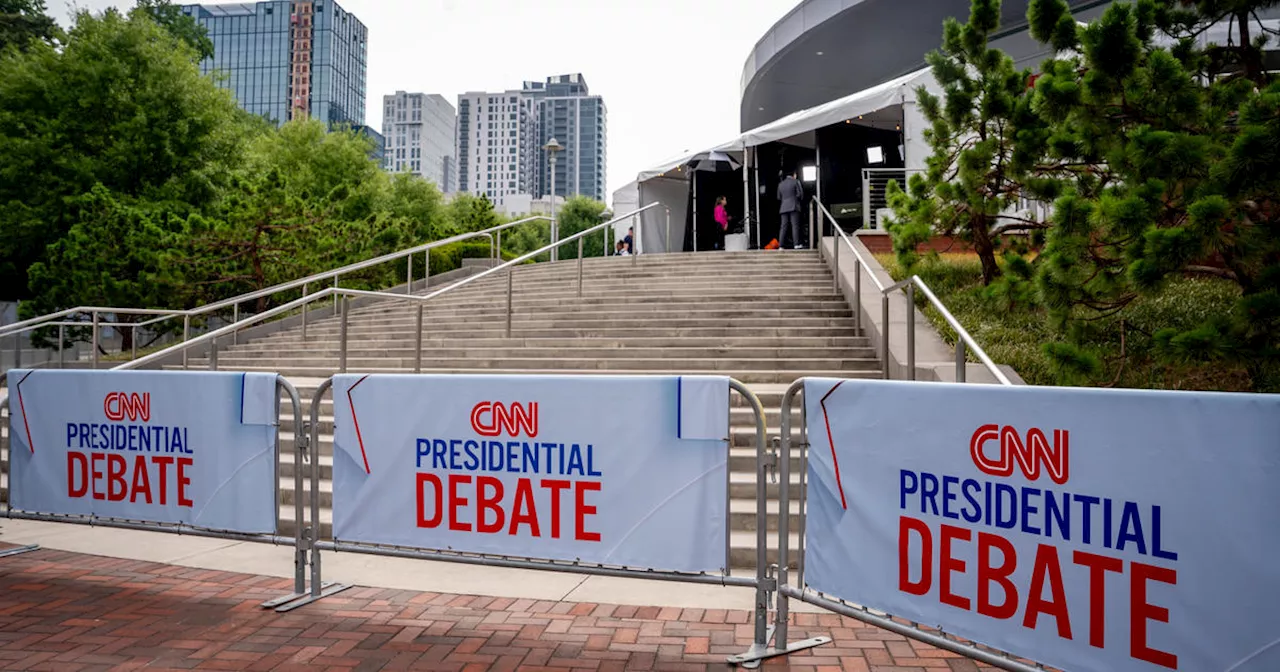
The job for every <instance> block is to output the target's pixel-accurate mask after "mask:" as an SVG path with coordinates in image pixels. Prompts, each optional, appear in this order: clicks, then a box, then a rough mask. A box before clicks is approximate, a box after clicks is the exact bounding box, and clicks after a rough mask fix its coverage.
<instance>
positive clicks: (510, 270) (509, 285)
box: [507, 268, 514, 338]
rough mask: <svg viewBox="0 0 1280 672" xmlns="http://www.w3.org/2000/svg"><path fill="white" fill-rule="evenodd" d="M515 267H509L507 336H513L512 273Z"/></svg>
mask: <svg viewBox="0 0 1280 672" xmlns="http://www.w3.org/2000/svg"><path fill="white" fill-rule="evenodd" d="M513 271H514V269H511V268H508V269H507V338H511V274H512V272H513Z"/></svg>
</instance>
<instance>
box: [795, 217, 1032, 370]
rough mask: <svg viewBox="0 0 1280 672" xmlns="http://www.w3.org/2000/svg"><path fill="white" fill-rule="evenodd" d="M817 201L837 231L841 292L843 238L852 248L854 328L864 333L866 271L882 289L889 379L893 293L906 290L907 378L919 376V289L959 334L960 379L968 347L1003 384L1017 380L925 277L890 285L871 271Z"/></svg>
mask: <svg viewBox="0 0 1280 672" xmlns="http://www.w3.org/2000/svg"><path fill="white" fill-rule="evenodd" d="M813 203H814V207H816V208H817V209H818V210H820V211H821V212H822V214H823V216H824V217H826V218H827V221H829V222H830V223H831V228H832V229H834V230H835V231H836V234H837V242H835V243H834V244H833V245H832V246H831V247H832V269H833V272H832V274H831V275H832V278H833V282H834V285H835V291H836V293H837V294H839V293H840V248H841V247H842V246H841V245H840V242H839V241H843V242H844V247H848V248H849V251H850V252H852V253H853V267H854V270H853V321H854V328H855V329H856V330H857V331H858V333H862V275H863V272H864V271H866V275H867V277H869V278H871V283H872V284H873V285H875V288H876V289H877V290H879V292H880V320H881V323H882V326H881V330H880V343H881V346H880V348H881V361H882V362H883V367H884V368H883V374H884V378H885V379H886V380H888V379H889V357H890V354H889V295H890V294H893V293H894V292H898V291H901V290H905V292H906V295H907V297H906V298H907V322H906V323H907V379H908V380H915V379H916V290H917V289H919V290H920V292H921V293H922V294H924V297H925V299H927V300H928V302H929V303H931V304H933V307H934V309H935V310H937V311H938V314H939V315H941V316H942V319H943V321H945V322H946V323H947V325H948V326H950V327H951V330H952V331H954V332H955V333H956V382H958V383H963V382H965V368H966V367H965V364H966V362H967V357H966V354H965V350H966V347H967V349H968V350H972V351H973V354H974V356H975V357H977V358H978V361H979V362H981V363H982V365H983V366H985V367H986V368H987V371H989V372H991V375H992V376H995V379H996V380H997V381H999V383H1000V384H1001V385H1012V384H1013V382H1012V381H1010V380H1009V377H1008V376H1006V375H1005V374H1004V372H1003V371H1001V370H1000V367H998V366H996V364H995V362H993V361H992V360H991V357H989V356H987V353H986V351H985V350H983V349H982V346H980V345H978V342H977V341H975V340H974V339H973V336H971V335H970V334H969V332H968V330H966V329H965V328H964V325H962V324H960V321H959V320H957V319H956V318H955V316H954V315H952V314H951V311H950V310H947V307H946V305H945V304H943V303H942V301H941V300H939V299H938V296H937V295H936V294H934V293H933V290H931V289H929V286H928V285H927V284H925V282H924V280H922V279H921V278H920V276H918V275H912V276H911V277H909V278H906V279H905V280H902V281H900V282H896V283H894V284H892V285H888V286H886V285H885V284H884V283H883V282H881V281H880V279H879V278H877V277H876V276H875V274H874V273H872V272H870V270H868V269H870V268H874V266H872V265H871V264H870V263H868V261H867V260H866V259H865V258H863V256H862V253H861V252H859V251H858V248H857V247H856V246H855V245H854V244H853V241H852V240H851V239H850V238H849V234H847V233H845V232H844V229H841V228H840V225H839V224H837V223H836V219H835V217H833V216H832V215H831V212H830V211H829V210H827V208H826V206H824V205H823V204H822V203H819V202H818V201H817V200H816V199H815V200H814V201H813Z"/></svg>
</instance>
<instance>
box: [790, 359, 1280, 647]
mask: <svg viewBox="0 0 1280 672" xmlns="http://www.w3.org/2000/svg"><path fill="white" fill-rule="evenodd" d="M805 403H806V410H807V418H808V423H809V428H808V429H809V434H808V436H809V437H810V441H811V442H812V447H811V449H810V453H809V455H810V458H809V479H810V483H811V485H810V489H809V508H808V525H807V528H806V532H807V542H806V547H805V566H806V568H807V569H806V574H805V576H806V579H807V582H808V584H809V586H811V587H812V588H814V589H816V590H819V591H821V592H823V593H826V594H828V595H832V596H836V597H840V598H843V599H845V600H849V601H852V602H855V603H857V604H861V605H865V606H868V607H871V608H874V609H878V610H882V611H885V612H887V613H890V614H893V615H894V616H898V617H903V618H908V619H910V620H912V621H917V622H919V623H921V624H923V625H925V626H936V627H938V628H941V629H943V630H945V631H947V632H950V633H954V634H958V635H961V636H963V637H966V638H969V639H972V640H974V641H977V642H981V643H984V644H988V645H991V646H995V647H997V648H1000V649H1004V650H1006V651H1009V652H1011V653H1014V654H1017V655H1021V656H1026V657H1028V658H1032V659H1034V660H1036V661H1039V662H1042V663H1045V664H1048V665H1051V666H1054V667H1058V668H1061V669H1066V670H1072V672H1076V671H1094V672H1121V671H1135V672H1155V671H1157V670H1189V671H1193V672H1225V671H1227V670H1232V671H1233V672H1262V671H1274V670H1280V599H1277V598H1278V597H1280V571H1277V569H1276V567H1277V562H1278V559H1280V396H1277V395H1244V394H1212V393H1205V394H1200V393H1196V394H1193V393H1174V392H1144V391H1120V390H1096V389H1095V390H1090V389H1064V388H1043V387H1016V388H1015V387H997V386H987V385H950V384H942V383H895V382H887V381H853V380H849V381H843V382H842V381H838V380H822V379H815V380H809V381H807V384H806V386H805Z"/></svg>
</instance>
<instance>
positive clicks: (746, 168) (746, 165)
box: [725, 147, 751, 248]
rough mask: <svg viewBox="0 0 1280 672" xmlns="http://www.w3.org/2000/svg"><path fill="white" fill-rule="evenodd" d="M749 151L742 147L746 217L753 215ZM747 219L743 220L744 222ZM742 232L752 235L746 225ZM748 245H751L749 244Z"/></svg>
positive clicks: (744, 213) (744, 215)
mask: <svg viewBox="0 0 1280 672" xmlns="http://www.w3.org/2000/svg"><path fill="white" fill-rule="evenodd" d="M747 151H748V150H747V148H746V147H743V148H742V216H743V217H744V218H745V217H750V216H751V155H750V154H748V153H747ZM746 221H747V220H745V219H744V220H743V222H744V224H745V222H746ZM742 232H743V233H745V234H747V235H748V236H750V235H751V233H750V232H749V231H747V227H746V226H743V227H742ZM725 247H728V245H726V246H725ZM747 247H748V248H749V247H751V246H750V245H747Z"/></svg>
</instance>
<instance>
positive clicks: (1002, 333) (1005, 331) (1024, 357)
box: [876, 254, 1252, 392]
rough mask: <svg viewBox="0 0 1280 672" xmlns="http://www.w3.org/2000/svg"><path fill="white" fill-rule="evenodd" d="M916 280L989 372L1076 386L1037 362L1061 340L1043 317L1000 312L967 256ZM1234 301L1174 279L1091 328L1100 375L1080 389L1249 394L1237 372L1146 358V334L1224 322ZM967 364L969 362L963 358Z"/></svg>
mask: <svg viewBox="0 0 1280 672" xmlns="http://www.w3.org/2000/svg"><path fill="white" fill-rule="evenodd" d="M876 259H877V260H878V261H879V262H880V263H881V264H882V265H883V266H884V267H885V270H887V271H888V272H889V274H890V275H892V276H893V278H894V279H895V280H901V279H903V278H904V277H906V275H905V274H904V273H903V271H902V269H901V267H899V266H898V264H897V262H896V260H895V258H894V256H893V255H892V254H878V255H876ZM916 274H917V275H919V276H920V277H921V279H923V280H924V281H925V283H926V284H927V285H929V288H930V289H932V290H933V291H934V293H935V294H937V295H938V298H939V299H941V300H942V302H943V303H944V304H946V306H947V308H948V309H949V310H950V311H951V313H952V314H953V315H955V317H956V319H957V320H959V321H960V323H961V324H962V325H964V327H965V329H967V330H968V331H969V333H970V334H971V335H972V336H973V338H974V340H976V341H977V342H978V344H979V345H981V346H982V348H983V349H984V350H986V352H987V354H988V355H990V356H991V358H992V359H993V360H995V362H996V363H997V364H1007V365H1009V366H1012V367H1013V368H1014V369H1015V370H1016V371H1017V372H1018V375H1020V376H1022V378H1023V379H1024V380H1026V381H1027V382H1028V383H1030V384H1032V385H1071V384H1078V382H1075V383H1073V381H1069V380H1064V379H1062V378H1060V377H1059V376H1058V375H1057V374H1056V373H1055V371H1054V370H1053V368H1052V366H1051V365H1050V361H1049V358H1048V357H1047V356H1046V355H1045V352H1044V347H1045V345H1046V344H1048V343H1053V342H1055V341H1059V340H1062V335H1061V334H1059V333H1057V332H1056V331H1054V330H1052V329H1050V328H1049V327H1048V324H1047V322H1046V320H1045V315H1044V312H1043V310H1041V309H1039V308H1023V309H1014V310H1007V309H1005V308H1004V307H1003V306H1000V305H998V304H997V302H995V301H992V300H990V299H988V298H987V296H986V292H985V288H984V287H983V285H982V266H981V264H980V263H979V262H978V260H977V258H976V257H975V256H973V255H971V254H942V255H937V256H935V257H932V258H928V259H924V260H922V261H921V262H920V264H919V266H918V268H917V271H916ZM1237 297H1239V289H1238V288H1237V287H1236V285H1235V284H1234V283H1231V282H1228V281H1225V280H1219V279H1211V278H1180V279H1175V280H1173V281H1171V282H1170V283H1169V284H1168V286H1167V287H1166V288H1165V290H1164V291H1162V292H1161V293H1160V294H1157V295H1153V296H1146V297H1142V298H1140V299H1138V300H1137V301H1135V302H1134V303H1133V304H1132V305H1131V306H1130V307H1129V308H1127V309H1126V310H1125V311H1124V313H1123V314H1122V315H1117V316H1113V317H1110V318H1106V319H1101V320H1098V321H1096V322H1095V323H1094V327H1095V328H1094V329H1093V330H1092V333H1091V334H1090V339H1089V342H1088V343H1087V345H1088V346H1089V347H1091V348H1094V349H1096V350H1097V351H1098V352H1100V353H1101V354H1102V355H1103V363H1104V366H1103V372H1102V373H1101V374H1100V377H1099V378H1098V379H1096V380H1091V381H1088V382H1087V383H1086V384H1088V385H1091V386H1100V387H1128V388H1142V389H1166V390H1218V391H1230V392H1248V391H1251V389H1252V388H1251V381H1250V378H1249V375H1248V373H1247V372H1246V371H1245V369H1244V367H1243V366H1232V365H1227V364H1218V363H1194V364H1171V363H1168V362H1163V361H1159V360H1157V359H1156V358H1155V357H1154V354H1153V346H1154V343H1153V340H1152V334H1154V333H1155V332H1156V331H1157V330H1159V329H1163V328H1166V327H1174V328H1179V329H1185V328H1191V327H1193V326H1195V325H1198V324H1200V323H1202V322H1203V321H1204V320H1206V319H1208V318H1209V317H1212V316H1214V315H1225V314H1226V313H1228V312H1229V311H1230V310H1231V307H1232V305H1233V304H1234V302H1235V300H1236V299H1237ZM925 303H926V302H925V300H924V299H923V297H917V305H918V306H920V307H921V308H922V310H923V312H924V314H925V315H926V316H927V317H928V319H929V321H930V323H932V324H933V326H934V328H935V329H936V330H937V331H938V333H939V334H940V335H941V336H942V338H943V340H945V341H946V342H947V343H948V344H950V345H952V346H954V345H955V340H956V336H955V334H954V333H953V332H952V331H951V328H950V327H949V326H948V325H947V324H946V322H945V321H944V320H943V319H942V317H941V316H940V315H939V314H938V312H937V311H936V310H934V309H933V308H932V306H926V305H925ZM970 361H976V359H974V358H973V357H970Z"/></svg>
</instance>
